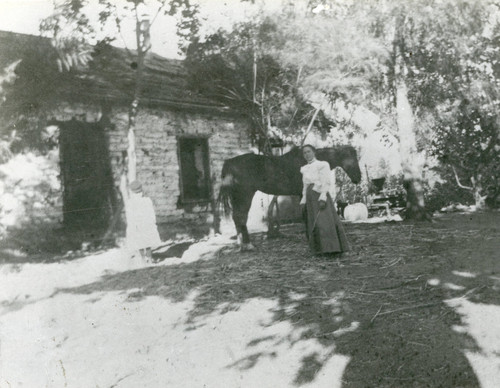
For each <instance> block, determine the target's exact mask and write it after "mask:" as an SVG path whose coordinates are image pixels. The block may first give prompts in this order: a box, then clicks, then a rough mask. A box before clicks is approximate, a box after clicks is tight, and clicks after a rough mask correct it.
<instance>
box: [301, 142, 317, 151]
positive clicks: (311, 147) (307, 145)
mask: <svg viewBox="0 0 500 388" xmlns="http://www.w3.org/2000/svg"><path fill="white" fill-rule="evenodd" d="M304 148H310V149H312V151H313V152H314V153H316V148H315V147H313V146H312V145H310V144H306V145H304V146H302V150H304Z"/></svg>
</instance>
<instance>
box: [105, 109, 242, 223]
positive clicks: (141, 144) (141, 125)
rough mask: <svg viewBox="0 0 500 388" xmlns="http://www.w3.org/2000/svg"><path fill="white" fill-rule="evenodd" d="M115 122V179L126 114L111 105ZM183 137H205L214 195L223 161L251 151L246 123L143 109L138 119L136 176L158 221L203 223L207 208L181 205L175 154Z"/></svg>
mask: <svg viewBox="0 0 500 388" xmlns="http://www.w3.org/2000/svg"><path fill="white" fill-rule="evenodd" d="M111 122H112V123H113V124H114V125H115V128H114V129H113V130H109V131H108V137H109V147H110V153H111V162H112V170H113V173H114V177H115V180H116V183H117V182H118V179H119V177H118V172H117V168H116V167H117V163H118V161H119V160H120V158H121V155H122V152H123V151H125V150H126V149H127V125H128V113H127V111H126V110H124V109H115V110H113V111H112V114H111ZM187 135H199V136H205V137H208V145H209V158H210V174H211V177H212V184H213V189H214V194H215V195H217V193H218V192H219V186H220V174H221V170H222V165H223V162H224V160H226V159H228V158H231V157H233V156H236V155H240V154H242V153H246V152H249V150H250V141H249V138H248V127H247V124H246V123H245V122H244V121H243V120H239V119H234V118H227V117H221V116H216V115H209V114H196V113H187V112H178V111H166V110H153V109H141V110H140V111H139V113H138V116H137V120H136V131H135V136H136V153H137V179H138V180H139V181H141V182H142V184H143V187H144V193H145V195H147V196H149V197H150V198H151V199H152V201H153V204H154V207H155V210H156V215H157V221H158V222H159V223H162V222H173V221H178V220H182V219H190V220H198V219H199V221H200V222H207V221H209V220H210V219H211V211H212V210H211V206H210V205H203V206H194V207H191V208H183V207H179V205H178V200H179V195H180V182H179V173H180V171H179V156H178V149H177V147H178V145H177V138H178V137H181V136H187Z"/></svg>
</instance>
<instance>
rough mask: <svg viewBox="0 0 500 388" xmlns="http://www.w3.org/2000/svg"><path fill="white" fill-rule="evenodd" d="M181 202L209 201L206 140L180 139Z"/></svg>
mask: <svg viewBox="0 0 500 388" xmlns="http://www.w3.org/2000/svg"><path fill="white" fill-rule="evenodd" d="M178 144H179V159H180V170H181V200H182V202H183V203H186V202H206V201H209V200H210V169H209V162H208V139H207V138H180V139H179V141H178Z"/></svg>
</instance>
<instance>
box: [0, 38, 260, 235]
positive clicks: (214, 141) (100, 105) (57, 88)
mask: <svg viewBox="0 0 500 388" xmlns="http://www.w3.org/2000/svg"><path fill="white" fill-rule="evenodd" d="M92 55H93V58H94V59H93V61H92V62H91V63H90V65H89V67H88V68H86V69H72V70H71V71H69V72H60V71H59V70H58V68H57V65H56V59H57V55H56V52H55V50H54V49H53V47H52V46H51V44H50V41H49V40H48V39H45V38H40V37H35V36H30V35H23V34H16V33H11V32H2V31H0V72H1V71H3V69H5V68H6V67H7V66H9V65H11V64H13V63H14V62H16V61H19V60H21V61H20V62H19V64H18V65H17V66H16V68H15V69H16V70H15V72H16V74H17V76H18V77H17V79H16V80H15V82H14V83H13V84H12V85H10V86H8V88H7V87H6V90H7V91H11V93H10V94H8V95H7V96H8V98H7V100H6V101H5V102H4V104H2V105H1V106H0V110H4V113H5V112H7V113H8V114H10V115H11V117H12V115H14V114H17V115H18V116H19V117H20V115H22V116H23V117H24V115H31V114H33V115H35V116H36V115H38V116H37V117H39V119H38V122H39V123H41V125H42V126H43V127H47V126H50V125H55V126H57V127H58V128H59V149H60V165H61V180H62V189H63V193H62V194H63V210H64V222H65V223H66V224H68V225H73V224H83V225H87V226H92V225H93V224H95V223H97V224H100V225H108V224H109V222H110V219H111V218H112V217H111V216H112V214H113V213H114V211H115V209H116V208H117V207H118V205H119V200H118V198H119V194H118V192H117V190H116V186H117V183H118V180H119V168H120V165H121V163H122V162H123V158H124V156H125V155H126V149H127V125H128V107H129V104H130V101H131V99H132V91H133V88H134V82H135V79H134V71H133V67H134V63H133V59H132V58H130V57H129V56H128V53H127V52H126V51H125V50H122V49H117V48H113V47H111V48H110V47H109V46H108V47H106V48H104V47H95V49H94V53H93V54H92ZM145 67H146V69H145V74H144V80H143V83H142V88H141V92H142V98H141V103H140V106H139V110H138V115H137V120H136V131H135V134H136V152H137V177H138V179H139V180H140V181H141V182H142V183H143V187H144V192H145V194H146V195H147V196H149V197H150V198H151V199H152V201H153V203H154V207H155V210H156V214H157V219H158V222H159V223H173V222H177V221H191V223H194V224H203V225H209V224H211V222H212V211H213V205H214V196H215V195H216V194H217V193H218V188H219V179H220V172H221V169H222V164H223V162H224V160H225V159H228V158H231V157H233V156H236V155H238V154H241V153H245V152H248V151H249V148H250V146H251V144H250V139H249V137H248V129H249V124H248V123H247V122H246V121H245V120H244V119H242V118H241V117H238V116H235V115H234V114H232V113H231V112H229V111H228V109H227V108H226V107H224V106H221V105H218V104H216V103H214V102H213V101H209V100H207V99H206V98H204V97H202V96H200V95H197V94H195V93H193V92H191V91H189V90H188V89H187V82H186V75H185V70H184V68H183V65H182V61H179V60H171V59H165V58H162V57H160V56H158V55H156V54H150V55H148V57H147V58H146V63H145ZM12 112H17V113H12Z"/></svg>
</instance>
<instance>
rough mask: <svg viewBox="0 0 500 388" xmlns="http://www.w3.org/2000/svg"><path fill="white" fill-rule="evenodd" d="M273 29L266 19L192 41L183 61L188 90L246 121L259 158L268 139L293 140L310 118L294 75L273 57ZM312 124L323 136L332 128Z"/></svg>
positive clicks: (275, 29) (270, 20)
mask: <svg viewBox="0 0 500 388" xmlns="http://www.w3.org/2000/svg"><path fill="white" fill-rule="evenodd" d="M279 28H280V26H279V25H278V23H277V21H276V20H275V19H273V18H271V17H264V18H263V20H259V21H257V22H245V23H238V24H236V25H234V26H233V28H232V30H231V31H225V30H222V29H220V30H219V31H217V32H216V33H214V34H211V35H209V36H207V37H206V38H205V39H203V40H201V39H199V38H196V39H194V41H193V42H192V43H191V44H190V46H189V48H188V50H187V57H186V66H187V68H188V72H189V80H190V85H191V88H193V89H195V90H197V91H199V92H201V93H203V94H205V95H207V96H209V97H210V98H212V99H215V100H217V101H220V102H222V103H224V104H225V105H227V106H228V107H230V108H231V109H232V110H233V111H236V112H238V113H239V114H241V115H242V116H244V117H247V118H249V119H250V122H251V124H252V128H251V133H250V136H251V138H252V139H253V140H254V141H256V142H258V143H259V146H260V148H261V149H263V151H264V152H270V148H269V146H270V141H271V139H270V136H271V137H272V136H276V135H277V136H278V137H284V136H286V135H290V134H295V133H296V132H297V131H299V130H300V129H301V128H303V127H305V126H307V124H308V123H309V122H310V121H311V117H312V116H313V113H314V108H313V107H312V106H311V105H310V104H309V103H308V102H307V101H306V100H305V99H304V97H303V95H302V94H301V93H300V91H299V85H300V83H299V79H298V78H299V76H300V74H299V73H298V71H297V69H296V68H292V67H285V66H283V65H282V64H281V63H280V62H279V61H278V60H277V58H275V56H274V55H273V45H274V44H276V41H277V40H283V37H282V36H281V33H282V31H280V30H279ZM315 118H316V116H315ZM317 124H318V126H319V127H320V129H322V130H324V131H326V130H327V126H328V125H333V124H334V123H333V122H329V121H328V120H326V119H325V117H324V116H323V115H320V117H319V120H317Z"/></svg>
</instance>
